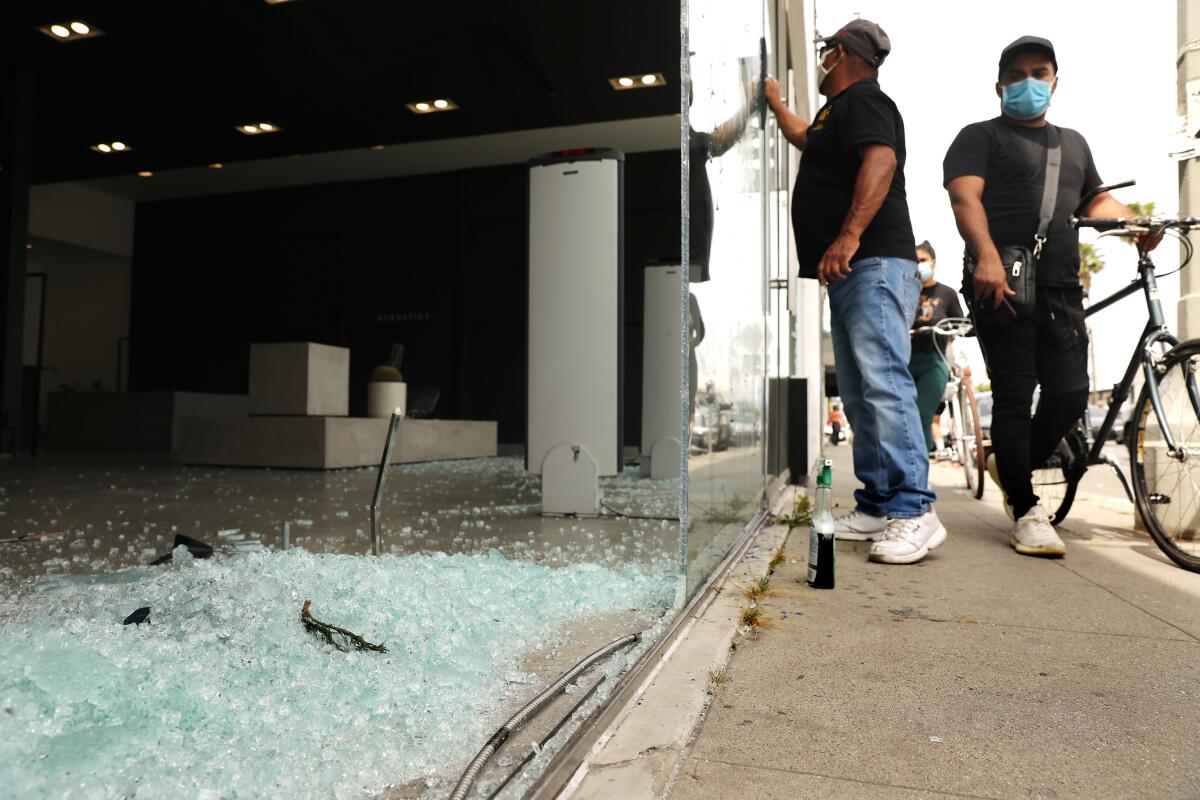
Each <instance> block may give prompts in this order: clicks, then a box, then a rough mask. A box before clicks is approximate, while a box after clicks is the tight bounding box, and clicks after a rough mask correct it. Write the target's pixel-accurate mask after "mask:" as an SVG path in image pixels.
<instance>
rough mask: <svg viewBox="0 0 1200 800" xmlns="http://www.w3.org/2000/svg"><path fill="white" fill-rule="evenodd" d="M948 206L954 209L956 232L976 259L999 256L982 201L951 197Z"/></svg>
mask: <svg viewBox="0 0 1200 800" xmlns="http://www.w3.org/2000/svg"><path fill="white" fill-rule="evenodd" d="M950 208H951V209H952V210H953V211H954V222H955V224H956V225H958V232H959V233H960V234H961V235H962V237H963V241H964V242H966V243H967V249H968V250H970V251H971V255H973V256H975V258H976V260H983V259H984V258H986V257H988V256H991V255H995V256H996V257H997V258H999V256H1000V253H999V251H998V250H996V244H995V242H993V241H992V232H991V230H990V229H989V228H988V221H987V212H986V211H984V209H983V203H981V202H979V201H978V200H970V199H961V198H960V199H955V198H953V197H951V198H950Z"/></svg>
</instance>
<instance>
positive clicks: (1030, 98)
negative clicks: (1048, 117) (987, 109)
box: [1000, 78, 1053, 120]
mask: <svg viewBox="0 0 1200 800" xmlns="http://www.w3.org/2000/svg"><path fill="white" fill-rule="evenodd" d="M1051 89H1053V84H1051V83H1048V82H1046V81H1040V80H1038V79H1037V78H1026V79H1025V80H1023V81H1018V82H1017V83H1010V84H1008V85H1007V86H1002V87H1000V96H1001V99H1000V106H1001V108H1003V109H1004V113H1005V114H1007V115H1008V116H1010V117H1012V118H1013V119H1021V120H1026V119H1037V118H1038V117H1040V116H1041V115H1042V114H1045V113H1046V109H1048V108H1049V107H1050V92H1051Z"/></svg>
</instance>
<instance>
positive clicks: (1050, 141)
mask: <svg viewBox="0 0 1200 800" xmlns="http://www.w3.org/2000/svg"><path fill="white" fill-rule="evenodd" d="M1061 167H1062V147H1061V146H1060V144H1059V140H1058V128H1056V127H1054V126H1053V125H1051V124H1049V123H1046V183H1045V185H1043V186H1042V209H1041V212H1040V213H1039V214H1038V229H1037V233H1036V234H1035V235H1034V237H1033V257H1034V258H1037V257H1038V256H1040V255H1041V254H1042V245H1044V244H1045V243H1046V231H1048V230H1049V229H1050V220H1051V219H1052V218H1053V217H1054V206H1055V204H1056V203H1057V201H1058V173H1059V169H1060V168H1061Z"/></svg>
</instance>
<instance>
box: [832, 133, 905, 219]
mask: <svg viewBox="0 0 1200 800" xmlns="http://www.w3.org/2000/svg"><path fill="white" fill-rule="evenodd" d="M895 174H896V153H895V151H893V150H892V149H891V148H890V147H883V146H875V147H871V148H869V149H868V150H867V152H866V154H865V155H864V157H863V162H862V166H860V167H859V168H858V177H857V178H856V179H855V181H854V196H853V197H852V198H851V200H850V211H849V212H847V214H846V219H845V221H844V222H842V233H843V234H845V235H848V236H853V237H854V238H855V239H858V238H861V237H862V235H863V231H865V230H866V229H867V226H868V225H870V224H871V220H873V219H875V215H876V214H878V213H879V209H880V207H881V206H882V205H883V201H884V200H885V199H886V198H887V193H888V190H889V189H890V188H891V186H892V177H893V176H894V175H895Z"/></svg>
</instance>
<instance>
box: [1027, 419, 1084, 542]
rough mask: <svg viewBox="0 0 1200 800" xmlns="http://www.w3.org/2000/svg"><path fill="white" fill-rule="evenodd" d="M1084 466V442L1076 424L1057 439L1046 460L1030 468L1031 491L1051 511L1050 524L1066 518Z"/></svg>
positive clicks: (1056, 523)
mask: <svg viewBox="0 0 1200 800" xmlns="http://www.w3.org/2000/svg"><path fill="white" fill-rule="evenodd" d="M1086 468H1087V444H1086V442H1085V441H1084V438H1083V434H1082V433H1081V432H1080V431H1079V429H1078V428H1075V429H1073V430H1072V431H1071V432H1070V433H1068V434H1067V435H1066V436H1064V437H1063V439H1062V441H1061V442H1059V443H1058V447H1057V448H1055V450H1054V452H1053V453H1051V454H1050V457H1049V458H1048V459H1046V463H1045V464H1043V465H1041V466H1040V467H1037V468H1035V469H1034V470H1033V493H1034V494H1035V495H1037V496H1038V502H1040V503H1041V504H1042V507H1043V508H1045V509H1046V513H1048V514H1049V515H1050V524H1051V525H1058V524H1059V523H1060V522H1062V521H1063V520H1064V519H1066V518H1067V512H1068V511H1070V510H1071V504H1072V503H1074V502H1075V490H1076V489H1077V488H1079V479H1080V478H1081V477H1083V473H1084V470H1085V469H1086Z"/></svg>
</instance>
